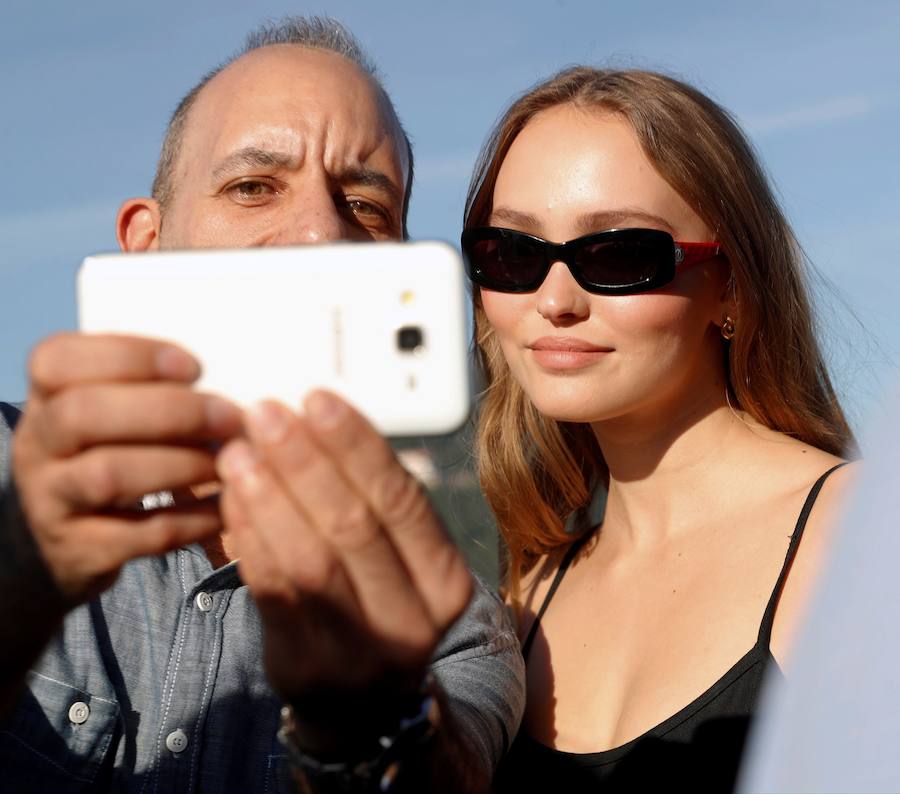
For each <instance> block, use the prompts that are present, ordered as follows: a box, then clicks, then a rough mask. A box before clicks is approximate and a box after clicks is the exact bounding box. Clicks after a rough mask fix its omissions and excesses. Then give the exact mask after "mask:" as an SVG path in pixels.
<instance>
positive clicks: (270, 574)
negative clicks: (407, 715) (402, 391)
mask: <svg viewBox="0 0 900 794" xmlns="http://www.w3.org/2000/svg"><path fill="white" fill-rule="evenodd" d="M247 429H248V434H249V437H250V442H249V443H248V442H247V441H245V440H235V441H232V442H230V443H229V445H228V446H227V447H226V448H225V449H224V450H223V451H222V453H221V456H220V459H219V471H220V474H221V476H222V479H223V480H224V482H225V490H224V492H223V495H222V506H223V516H224V520H225V525H226V529H227V531H228V532H229V535H230V542H231V543H232V544H233V546H232V548H233V549H234V551H236V552H237V556H238V557H239V563H238V565H239V568H240V571H241V575H242V577H243V579H244V581H245V582H246V583H247V585H248V586H249V587H250V590H251V591H252V593H253V595H254V598H255V599H256V602H257V604H258V606H259V609H260V612H261V614H262V617H263V621H264V624H265V658H266V669H267V672H268V675H269V678H270V680H271V682H272V684H273V686H274V687H275V689H276V690H278V691H279V692H280V693H281V694H282V695H283V696H284V697H285V698H286V699H287V700H289V701H290V702H291V703H292V704H293V705H294V706H295V711H296V712H297V717H298V718H299V720H300V721H305V722H308V723H309V726H310V727H311V729H312V730H311V733H310V736H311V739H310V743H311V745H314V744H319V746H320V747H321V748H322V751H323V752H329V751H332V750H337V749H339V748H337V747H333V746H332V747H329V743H330V741H329V737H330V739H331V740H332V741H333V740H335V739H336V737H337V736H338V735H340V737H341V741H343V742H346V741H347V740H348V737H349V736H350V735H352V730H353V729H354V727H357V728H358V729H359V730H360V731H364V730H366V729H369V730H371V729H373V728H375V729H377V727H378V726H377V720H378V719H379V716H380V717H381V718H382V719H388V720H389V719H390V716H391V715H390V714H389V713H387V712H389V710H390V708H391V705H392V703H396V702H400V701H402V699H403V698H404V696H408V695H409V694H410V693H413V692H415V690H416V688H417V687H418V685H419V684H420V682H421V680H422V677H423V675H424V673H425V671H426V669H427V666H428V663H429V659H430V657H431V655H432V653H433V651H434V649H435V647H436V646H437V643H438V642H439V640H440V639H441V637H442V636H443V635H444V633H445V632H446V630H447V629H448V628H449V626H450V625H451V624H452V623H453V621H454V620H455V619H456V618H457V617H458V616H459V615H460V613H461V612H462V611H463V610H464V608H465V607H466V604H467V603H468V600H469V597H470V594H471V588H472V580H471V577H470V574H469V572H468V569H467V567H466V564H465V561H464V559H463V557H462V555H461V554H460V552H459V551H458V550H457V548H456V546H455V545H454V544H453V543H452V541H451V540H450V539H449V537H448V536H447V534H446V532H445V530H444V528H443V526H442V525H441V522H440V521H439V519H438V518H437V517H436V515H435V513H434V512H433V510H432V508H431V506H430V504H429V501H428V498H427V496H426V495H425V493H424V492H423V491H422V489H421V488H420V487H419V484H418V483H417V482H416V481H415V479H414V478H413V477H412V476H411V475H410V474H408V473H407V472H406V471H405V469H404V468H403V467H402V466H401V465H400V463H399V462H398V461H397V459H396V458H395V456H394V454H393V452H392V450H391V448H390V446H389V445H388V444H387V442H386V441H385V440H384V439H383V438H382V437H381V436H380V435H378V433H377V432H376V431H375V430H374V429H373V428H372V427H371V425H369V423H368V422H367V421H366V420H365V419H363V417H361V416H360V415H359V414H358V413H357V412H356V411H354V410H353V409H352V408H351V407H350V406H348V405H347V404H346V403H345V402H343V401H341V400H340V399H339V398H337V397H335V396H334V395H331V394H328V393H325V392H315V393H313V394H312V395H310V397H308V398H307V400H306V402H305V415H303V416H297V415H295V414H294V413H292V412H291V411H289V410H288V409H287V408H285V407H283V406H280V405H278V404H276V403H269V402H267V403H264V404H262V405H260V406H258V407H257V408H256V409H254V410H253V411H251V412H250V413H249V414H248V416H247ZM373 710H374V711H381V714H380V715H379V714H378V713H374V714H373V713H371V712H372V711H373ZM348 712H350V713H348ZM329 720H330V721H332V722H335V721H336V722H337V723H338V724H331V725H329V724H328V723H329ZM317 727H321V728H322V731H320V732H318V733H317V732H316V728H317ZM350 741H352V739H350ZM310 749H314V748H313V747H311V748H310Z"/></svg>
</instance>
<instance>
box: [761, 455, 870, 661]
mask: <svg viewBox="0 0 900 794" xmlns="http://www.w3.org/2000/svg"><path fill="white" fill-rule="evenodd" d="M791 457H793V460H791ZM791 464H793V465H791ZM782 465H785V466H788V465H791V470H790V471H786V472H785V477H786V478H787V479H788V480H789V481H790V482H791V483H792V484H793V490H794V494H793V498H792V499H791V500H790V501H791V502H792V503H793V504H794V506H795V507H796V505H798V504H799V505H800V509H799V510H796V513H797V517H796V523H795V525H794V532H793V534H792V538H795V536H796V534H797V533H798V532H800V533H802V535H801V537H800V538H799V541H798V545H797V547H796V554H795V556H794V558H793V560H792V561H791V562H790V565H789V568H788V571H787V576H786V579H785V582H784V588H783V590H782V592H781V596H780V598H779V601H778V608H777V612H776V615H775V622H774V626H773V631H772V641H771V649H772V653H773V655H774V656H775V658H776V660H778V661H779V663H782V661H783V659H784V658H785V657H786V655H787V653H788V651H789V649H790V644H791V639H792V637H793V635H794V632H795V630H796V628H797V626H798V624H799V623H800V621H801V620H802V618H803V615H804V614H805V612H806V605H807V602H808V599H809V597H810V595H811V594H812V591H813V589H814V587H815V584H816V581H817V580H818V576H819V574H820V572H821V570H822V568H823V567H824V565H825V563H826V562H827V560H828V556H829V552H830V550H831V547H832V544H833V540H834V534H835V530H836V527H837V524H838V522H839V520H840V518H841V515H842V513H843V510H844V505H845V504H846V503H847V500H848V495H849V493H850V492H851V490H852V488H853V485H854V483H855V481H856V477H857V473H858V469H859V467H860V464H859V462H858V461H848V460H845V459H843V458H840V457H838V456H836V455H833V454H831V453H829V452H825V451H823V450H819V449H816V448H814V447H808V446H806V445H800V447H799V448H798V449H797V450H795V452H794V455H793V456H790V457H788V459H787V460H785V461H783V464H782Z"/></svg>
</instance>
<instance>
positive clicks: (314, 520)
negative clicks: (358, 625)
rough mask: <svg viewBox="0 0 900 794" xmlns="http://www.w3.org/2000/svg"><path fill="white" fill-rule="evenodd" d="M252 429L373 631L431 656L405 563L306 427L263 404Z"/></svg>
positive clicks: (423, 612)
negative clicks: (344, 574)
mask: <svg viewBox="0 0 900 794" xmlns="http://www.w3.org/2000/svg"><path fill="white" fill-rule="evenodd" d="M247 426H248V431H249V433H250V437H251V439H252V440H253V441H254V443H255V445H256V447H257V449H259V450H261V451H262V452H263V454H264V455H265V460H266V462H267V464H268V465H269V466H270V467H271V469H272V470H273V472H275V474H276V476H277V477H278V479H279V481H280V482H281V484H282V486H283V487H284V488H285V490H286V491H287V493H288V494H289V496H290V498H291V500H292V502H293V503H294V504H296V505H297V508H298V510H299V511H300V513H302V515H304V516H305V517H307V518H308V520H309V522H310V524H311V525H312V527H313V528H314V529H315V532H316V533H317V535H318V536H319V537H320V538H322V540H324V541H325V543H327V544H328V546H329V547H330V548H331V549H333V551H334V553H335V554H337V555H338V557H339V558H340V561H341V564H342V565H343V567H344V569H345V570H346V572H347V575H348V576H349V578H350V581H351V582H352V584H353V589H354V591H355V593H356V597H357V599H358V601H359V604H360V608H361V609H362V611H363V613H364V615H365V618H366V620H367V622H368V623H369V625H370V627H371V628H372V630H373V631H374V632H375V633H376V634H378V635H379V636H381V637H383V638H385V639H387V640H389V641H390V640H393V641H396V642H397V643H398V645H399V644H403V645H406V646H409V647H411V648H419V647H426V646H427V647H428V648H429V652H430V648H431V644H432V642H433V639H434V634H435V629H434V626H433V625H432V622H431V616H430V614H429V611H428V610H427V608H426V607H425V605H424V604H423V602H422V597H421V595H420V594H419V593H418V592H417V591H416V588H415V585H414V584H413V582H412V580H411V578H410V576H409V572H408V571H407V570H406V565H405V563H404V562H403V560H402V558H401V557H400V556H399V555H398V554H397V551H396V549H395V548H394V545H393V543H392V542H391V539H390V538H389V537H388V536H387V535H386V533H385V532H384V530H383V528H382V527H381V526H380V523H379V520H378V518H377V517H376V516H375V514H374V513H373V511H372V510H371V509H369V506H368V505H367V504H366V502H365V500H364V499H363V498H362V496H361V495H360V494H359V493H358V492H357V491H356V490H355V489H354V488H353V487H351V485H350V484H349V483H348V482H347V480H346V479H345V478H344V477H343V475H342V474H341V470H340V469H339V468H338V466H337V465H336V463H335V461H334V460H333V459H332V458H331V456H330V455H329V454H328V453H327V452H325V451H324V450H322V449H321V448H320V447H319V446H318V445H317V444H316V443H315V441H314V440H313V438H312V437H311V435H310V433H309V431H308V430H307V428H306V425H305V423H304V422H303V420H302V419H301V418H300V417H297V416H296V415H295V414H293V413H292V412H291V411H289V410H288V409H287V408H285V407H284V406H282V405H279V404H278V403H274V402H265V403H261V404H259V405H257V406H255V407H254V408H253V409H252V410H251V411H250V412H248V414H247Z"/></svg>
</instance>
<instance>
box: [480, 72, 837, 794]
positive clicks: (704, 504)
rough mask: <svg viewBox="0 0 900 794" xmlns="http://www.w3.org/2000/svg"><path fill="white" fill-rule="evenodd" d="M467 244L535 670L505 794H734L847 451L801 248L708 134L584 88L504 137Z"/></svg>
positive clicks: (554, 86) (746, 172)
mask: <svg viewBox="0 0 900 794" xmlns="http://www.w3.org/2000/svg"><path fill="white" fill-rule="evenodd" d="M465 226H466V229H465V232H464V234H463V249H464V253H465V255H466V259H467V266H468V268H469V272H470V276H471V277H472V279H473V281H474V283H475V285H476V286H477V289H476V290H475V306H476V335H477V343H478V348H479V352H480V357H481V361H482V364H483V368H484V372H485V375H486V379H487V389H486V394H485V399H484V403H483V406H482V412H481V417H480V426H479V433H478V446H479V450H478V452H479V462H480V471H481V478H482V484H483V486H484V488H485V491H486V494H487V497H488V500H489V502H490V505H491V507H492V509H493V510H494V512H495V514H496V517H497V521H498V524H499V526H500V528H501V531H502V533H503V537H504V539H505V541H506V546H507V549H508V565H507V571H506V581H507V589H508V597H509V598H510V600H511V601H512V603H513V604H514V605H515V606H516V607H517V608H518V611H519V614H520V617H521V621H520V631H521V636H522V638H523V641H524V644H523V652H524V653H525V655H526V664H527V683H528V699H527V708H526V714H525V718H524V721H523V725H522V728H521V730H520V733H519V736H518V737H517V739H516V741H515V743H514V745H513V748H512V750H511V752H510V754H509V756H508V758H507V760H506V762H505V763H504V766H503V768H502V769H501V772H500V774H499V776H498V780H497V789H498V790H499V791H535V790H547V791H566V792H573V791H580V790H591V791H593V790H597V789H598V788H601V789H602V788H603V786H604V785H606V787H607V788H637V787H638V786H654V787H656V788H660V787H662V786H666V787H674V788H677V787H681V786H688V785H690V786H692V787H693V788H698V787H700V788H706V789H713V790H727V789H729V788H731V787H733V785H734V778H735V774H736V770H737V765H738V762H739V758H740V753H741V749H742V746H743V741H744V736H745V733H746V730H747V725H748V722H749V718H750V716H751V714H752V712H753V709H754V707H755V704H756V700H757V694H758V691H759V687H760V683H761V681H762V678H763V673H764V671H765V670H766V668H767V667H769V666H770V665H771V664H772V663H773V660H774V663H775V664H777V665H778V666H779V667H782V666H783V665H784V663H785V659H786V654H787V650H788V643H789V636H790V632H791V627H792V625H793V624H794V622H795V620H796V618H797V616H798V613H799V612H800V610H801V608H802V604H803V600H804V595H805V593H806V591H807V589H808V587H809V585H810V582H811V579H812V577H813V575H814V572H815V570H816V567H817V564H818V560H819V558H820V555H821V553H822V551H823V549H824V546H825V543H826V535H827V533H826V526H827V523H828V517H829V515H830V514H831V513H833V512H834V509H835V505H836V502H837V501H838V496H839V494H840V492H841V490H843V488H844V487H845V483H846V480H847V478H848V471H847V470H846V469H843V470H836V469H835V467H836V466H839V465H840V464H841V463H842V459H843V458H844V457H845V456H846V455H847V454H848V453H849V452H850V451H851V450H852V448H853V444H854V442H853V438H852V435H851V432H850V430H849V428H848V426H847V422H846V421H845V419H844V416H843V413H842V411H841V408H840V406H839V404H838V401H837V398H836V397H835V395H834V392H833V390H832V388H831V385H830V382H829V379H828V375H827V372H826V369H825V366H824V364H823V361H822V357H821V354H820V351H819V349H818V346H817V344H816V340H815V336H814V332H813V327H812V318H811V313H810V306H809V301H808V298H807V295H806V290H805V287H804V280H803V260H802V256H801V252H800V249H799V247H798V245H797V243H796V241H795V239H794V236H793V234H792V233H791V230H790V228H789V226H788V224H787V222H786V220H785V219H784V217H783V215H782V213H781V211H780V210H779V208H778V206H777V203H776V201H775V199H774V198H773V196H772V192H771V189H770V188H769V186H768V185H767V183H766V179H765V177H764V175H763V172H762V169H761V168H760V166H759V164H758V163H757V161H756V159H755V157H754V155H753V152H752V150H751V148H750V146H749V144H748V143H747V141H746V140H745V138H744V137H743V135H742V134H741V132H740V130H739V129H738V128H737V126H736V125H735V123H734V122H733V121H732V120H731V118H730V117H729V115H728V114H727V113H726V112H725V111H723V110H722V109H721V108H719V107H718V106H717V105H716V104H715V103H713V102H712V101H711V100H709V99H708V98H707V97H705V96H704V95H702V94H701V93H699V92H698V91H696V90H695V89H693V88H691V87H689V86H687V85H684V84H683V83H680V82H678V81H676V80H673V79H670V78H668V77H665V76H662V75H658V74H653V73H648V72H640V71H624V72H619V71H605V70H594V69H588V68H574V69H569V70H567V71H564V72H562V73H560V74H559V75H557V76H555V77H553V78H552V79H550V80H549V81H547V82H545V83H543V84H541V85H539V86H538V87H537V88H535V89H533V90H532V91H530V92H529V93H527V94H526V95H524V96H523V97H522V98H521V99H519V100H518V101H517V102H515V103H514V104H513V105H512V107H511V108H510V109H509V111H508V112H507V113H506V115H505V116H504V117H503V118H502V119H501V121H500V123H499V125H498V127H497V129H496V130H495V132H494V134H493V136H492V137H491V138H490V140H489V142H488V144H487V146H486V149H485V151H484V153H483V155H482V158H481V161H480V163H479V166H478V168H477V170H476V173H475V176H474V179H473V183H472V188H471V190H470V194H469V200H468V202H467V211H466V221H465ZM548 241H552V242H548ZM562 243H565V244H564V245H561V244H562ZM592 494H593V495H595V496H596V495H598V494H606V504H605V511H604V514H603V516H602V521H600V522H599V526H592V525H596V524H597V516H593V517H592V516H591V510H590V509H588V505H589V503H590V502H591V501H592ZM594 501H595V502H596V499H595V500H594ZM594 507H596V505H594ZM801 537H802V538H803V543H802V544H801V543H800V540H801Z"/></svg>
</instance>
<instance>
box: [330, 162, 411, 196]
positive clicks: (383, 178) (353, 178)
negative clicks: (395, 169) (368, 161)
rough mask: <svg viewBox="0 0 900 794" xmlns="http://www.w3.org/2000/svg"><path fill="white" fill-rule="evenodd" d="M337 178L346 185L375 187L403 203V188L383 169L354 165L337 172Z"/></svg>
mask: <svg viewBox="0 0 900 794" xmlns="http://www.w3.org/2000/svg"><path fill="white" fill-rule="evenodd" d="M335 179H336V180H337V181H338V182H341V183H343V184H345V185H360V186H362V187H373V188H375V189H376V190H380V191H382V192H384V193H387V194H388V195H389V196H390V198H391V200H392V201H393V202H394V203H396V204H397V205H402V203H403V189H402V188H401V187H400V186H399V185H397V184H396V183H395V182H394V180H393V179H391V178H390V177H389V176H388V175H387V174H385V173H383V172H382V171H378V170H376V169H374V168H370V167H369V166H366V165H359V166H353V167H351V168H347V169H345V170H343V171H341V172H340V173H339V174H335Z"/></svg>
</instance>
